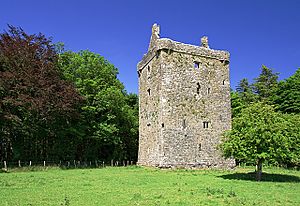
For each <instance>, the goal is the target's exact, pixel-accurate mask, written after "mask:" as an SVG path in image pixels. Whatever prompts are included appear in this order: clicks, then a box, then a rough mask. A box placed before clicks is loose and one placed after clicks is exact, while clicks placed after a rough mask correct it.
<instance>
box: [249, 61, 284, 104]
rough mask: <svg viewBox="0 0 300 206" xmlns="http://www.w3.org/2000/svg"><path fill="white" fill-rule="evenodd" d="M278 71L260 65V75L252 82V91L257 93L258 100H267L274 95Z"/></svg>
mask: <svg viewBox="0 0 300 206" xmlns="http://www.w3.org/2000/svg"><path fill="white" fill-rule="evenodd" d="M277 80H278V73H273V70H272V69H270V68H268V67H266V66H265V65H262V68H261V73H260V75H259V76H258V77H257V78H255V82H254V84H253V88H254V92H255V93H256V94H257V95H258V97H259V100H263V101H269V100H270V98H272V96H273V95H274V92H275V90H276V89H277V85H278V82H277Z"/></svg>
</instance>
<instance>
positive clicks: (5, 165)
mask: <svg viewBox="0 0 300 206" xmlns="http://www.w3.org/2000/svg"><path fill="white" fill-rule="evenodd" d="M3 163H4V170H5V171H7V164H6V161H4V162H3Z"/></svg>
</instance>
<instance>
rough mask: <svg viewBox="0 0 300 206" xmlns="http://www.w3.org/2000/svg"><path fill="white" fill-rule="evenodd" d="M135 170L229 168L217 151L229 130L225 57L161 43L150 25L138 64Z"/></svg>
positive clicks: (157, 30)
mask: <svg viewBox="0 0 300 206" xmlns="http://www.w3.org/2000/svg"><path fill="white" fill-rule="evenodd" d="M137 69H138V76H139V108H140V111H139V153H138V164H139V165H148V166H158V167H178V166H179V167H232V166H234V160H232V159H231V160H225V159H224V158H222V157H221V155H220V152H219V151H218V150H217V148H216V146H217V144H218V143H219V142H220V139H221V134H222V132H223V131H225V130H228V129H230V128H231V107H230V85H229V53H228V52H226V51H219V50H212V49H210V48H209V46H208V39H207V37H203V38H201V45H200V46H194V45H189V44H183V43H180V42H176V41H173V40H171V39H167V38H160V28H159V26H158V25H156V24H154V25H153V27H152V35H151V40H150V44H149V48H148V52H147V54H145V55H144V57H143V58H142V60H141V61H140V62H139V63H138V66H137Z"/></svg>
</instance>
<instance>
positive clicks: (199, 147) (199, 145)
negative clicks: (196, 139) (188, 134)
mask: <svg viewBox="0 0 300 206" xmlns="http://www.w3.org/2000/svg"><path fill="white" fill-rule="evenodd" d="M198 149H199V151H201V150H202V148H201V143H199V144H198Z"/></svg>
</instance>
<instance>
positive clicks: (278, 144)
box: [220, 102, 296, 180]
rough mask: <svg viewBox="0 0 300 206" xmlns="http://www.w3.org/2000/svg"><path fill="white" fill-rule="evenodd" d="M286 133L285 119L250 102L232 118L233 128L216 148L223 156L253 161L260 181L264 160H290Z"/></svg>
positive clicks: (259, 104)
mask: <svg viewBox="0 0 300 206" xmlns="http://www.w3.org/2000/svg"><path fill="white" fill-rule="evenodd" d="M294 121H295V120H294ZM289 125H290V124H289ZM295 129H296V128H295ZM290 132H291V130H290V128H289V127H287V120H286V118H285V117H284V116H283V115H281V114H280V113H277V112H275V110H274V108H273V107H272V106H269V105H266V104H265V103H262V102H258V103H253V104H250V105H249V106H248V107H246V108H244V109H242V110H241V113H240V115H239V116H238V117H236V118H234V119H233V128H232V130H231V131H228V133H226V135H225V138H224V141H223V143H222V144H221V145H220V148H221V149H222V151H223V153H224V155H225V156H226V157H234V158H236V159H238V160H244V161H248V162H254V163H255V164H256V165H257V168H258V170H257V171H258V176H257V179H258V180H260V179H261V171H262V163H263V162H264V161H265V160H275V161H279V162H284V161H285V160H287V159H288V158H290V157H289V154H290V153H291V152H292V150H293V148H292V145H291V143H292V141H290V139H289V138H290Z"/></svg>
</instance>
